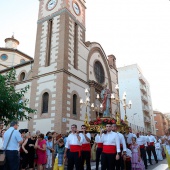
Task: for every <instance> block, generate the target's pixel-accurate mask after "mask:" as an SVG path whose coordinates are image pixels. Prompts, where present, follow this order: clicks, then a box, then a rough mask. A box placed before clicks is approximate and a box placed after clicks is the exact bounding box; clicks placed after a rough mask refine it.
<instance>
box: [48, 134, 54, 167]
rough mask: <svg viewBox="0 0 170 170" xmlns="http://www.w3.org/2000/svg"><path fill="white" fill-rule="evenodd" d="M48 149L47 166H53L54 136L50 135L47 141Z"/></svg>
mask: <svg viewBox="0 0 170 170" xmlns="http://www.w3.org/2000/svg"><path fill="white" fill-rule="evenodd" d="M46 150H47V164H46V168H51V167H52V152H53V151H54V150H53V142H52V136H48V141H47V142H46Z"/></svg>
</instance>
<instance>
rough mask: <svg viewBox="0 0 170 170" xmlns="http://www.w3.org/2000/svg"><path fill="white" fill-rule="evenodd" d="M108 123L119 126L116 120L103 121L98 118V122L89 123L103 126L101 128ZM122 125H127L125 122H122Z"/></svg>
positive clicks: (103, 119) (104, 119) (105, 119)
mask: <svg viewBox="0 0 170 170" xmlns="http://www.w3.org/2000/svg"><path fill="white" fill-rule="evenodd" d="M108 123H111V124H117V121H116V119H114V118H102V119H101V118H97V119H96V120H92V121H90V122H89V124H90V125H101V126H105V125H106V124H108ZM120 125H125V122H124V121H123V120H121V121H120Z"/></svg>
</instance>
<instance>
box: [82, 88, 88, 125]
mask: <svg viewBox="0 0 170 170" xmlns="http://www.w3.org/2000/svg"><path fill="white" fill-rule="evenodd" d="M88 93H89V91H88V89H85V94H86V99H85V101H83V99H80V107H83V106H86V113H85V121H84V124H85V125H86V126H89V123H88V116H87V107H88V106H89V104H90V99H89V97H88Z"/></svg>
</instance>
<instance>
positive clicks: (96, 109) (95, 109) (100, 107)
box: [91, 94, 103, 118]
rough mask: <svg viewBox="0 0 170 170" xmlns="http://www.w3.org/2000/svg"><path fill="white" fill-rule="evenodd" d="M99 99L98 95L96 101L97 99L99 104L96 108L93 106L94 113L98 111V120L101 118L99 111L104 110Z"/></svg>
mask: <svg viewBox="0 0 170 170" xmlns="http://www.w3.org/2000/svg"><path fill="white" fill-rule="evenodd" d="M99 98H100V97H99V94H97V97H96V99H97V102H98V104H97V105H96V106H95V105H94V103H92V104H91V108H92V109H93V111H97V117H98V118H99V117H100V116H99V111H100V110H102V108H103V105H102V104H100V102H99Z"/></svg>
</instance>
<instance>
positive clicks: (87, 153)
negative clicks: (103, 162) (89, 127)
mask: <svg viewBox="0 0 170 170" xmlns="http://www.w3.org/2000/svg"><path fill="white" fill-rule="evenodd" d="M81 129H82V131H83V132H82V133H80V136H81V138H82V139H83V141H82V147H81V158H82V162H81V167H82V170H83V169H84V162H85V161H86V169H87V170H91V165H90V158H91V145H90V141H91V135H90V133H86V126H85V125H82V126H81Z"/></svg>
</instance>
